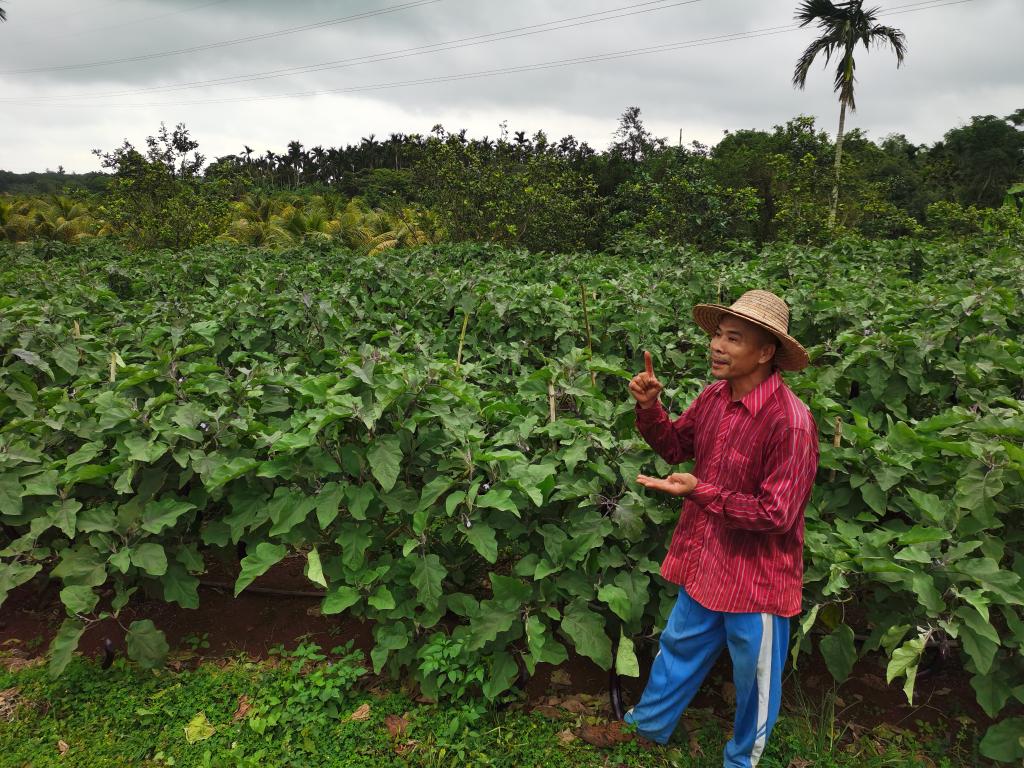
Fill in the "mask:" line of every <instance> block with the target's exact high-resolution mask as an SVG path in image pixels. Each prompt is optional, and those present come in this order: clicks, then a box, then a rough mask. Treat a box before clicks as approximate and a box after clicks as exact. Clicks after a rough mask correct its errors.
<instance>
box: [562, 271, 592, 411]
mask: <svg viewBox="0 0 1024 768" xmlns="http://www.w3.org/2000/svg"><path fill="white" fill-rule="evenodd" d="M580 301H582V302H583V325H584V326H585V327H586V329H587V355H588V356H589V359H590V360H593V359H594V344H593V342H592V341H591V339H590V315H589V314H587V289H586V288H584V287H583V283H582V282H580ZM590 385H591V386H593V387H596V386H597V373H595V372H594V371H591V372H590ZM552 421H553V419H552Z"/></svg>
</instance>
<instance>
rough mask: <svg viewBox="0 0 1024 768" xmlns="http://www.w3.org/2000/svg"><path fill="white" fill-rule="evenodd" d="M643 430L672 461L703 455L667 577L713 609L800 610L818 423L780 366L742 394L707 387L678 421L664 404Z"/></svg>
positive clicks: (722, 386)
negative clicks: (739, 396) (785, 379)
mask: <svg viewBox="0 0 1024 768" xmlns="http://www.w3.org/2000/svg"><path fill="white" fill-rule="evenodd" d="M636 422H637V428H638V429H639V430H640V433H641V434H642V435H643V436H644V439H645V440H646V441H647V442H648V444H649V445H650V446H651V448H653V449H654V450H655V451H656V452H657V453H658V455H659V456H661V457H662V458H663V459H665V461H667V462H669V463H670V464H679V463H681V462H684V461H689V460H690V459H696V466H695V467H694V470H693V474H694V475H696V477H697V478H698V480H699V481H700V482H699V483H698V485H697V487H696V489H694V491H693V492H692V493H691V494H690V495H689V496H688V497H687V498H686V500H685V501H684V503H683V510H682V514H681V515H680V516H679V522H678V524H677V525H676V529H675V533H674V534H673V536H672V544H671V545H670V546H669V550H668V554H667V555H666V556H665V560H664V562H663V563H662V564H661V575H662V576H663V577H664V578H665V579H667V580H668V581H671V582H673V583H675V584H681V585H682V586H683V587H684V588H685V589H686V592H687V594H689V595H690V596H691V597H692V598H693V599H694V600H696V601H697V602H698V603H700V604H701V605H703V606H704V607H705V608H708V609H709V610H713V611H726V612H729V613H772V614H775V615H777V616H795V615H796V614H798V613H800V598H801V589H802V587H803V548H804V507H806V506H807V501H808V499H809V498H810V495H811V487H812V486H813V484H814V476H815V474H816V472H817V468H818V437H817V427H816V425H815V423H814V419H813V417H812V416H811V413H810V411H809V410H808V409H807V406H805V405H804V404H803V403H802V402H800V400H799V399H798V398H797V396H796V395H794V394H793V392H792V390H790V388H789V387H787V386H786V385H785V383H784V382H783V381H782V377H781V376H780V375H779V373H778V372H777V371H776V372H774V373H772V375H771V376H770V377H769V378H768V379H766V380H765V381H763V382H761V384H759V385H758V386H757V387H756V388H755V389H754V390H753V391H752V392H750V393H748V394H747V395H746V396H745V397H743V398H742V399H741V400H736V401H734V400H733V399H732V397H731V388H730V385H729V383H728V382H727V381H716V382H715V383H714V384H711V385H709V386H708V387H706V388H705V389H704V391H703V392H701V393H700V394H699V395H698V396H697V398H696V399H695V400H694V401H693V403H692V404H691V405H690V407H689V408H687V409H686V412H685V413H684V414H683V415H682V416H680V417H679V418H678V419H676V420H675V421H672V420H670V419H669V417H668V414H667V413H665V410H664V408H662V407H661V405H660V404H658V405H657V406H654V407H652V408H646V409H643V408H640V407H637V410H636Z"/></svg>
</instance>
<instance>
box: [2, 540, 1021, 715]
mask: <svg viewBox="0 0 1024 768" xmlns="http://www.w3.org/2000/svg"><path fill="white" fill-rule="evenodd" d="M304 562H305V558H304V557H301V556H293V557H290V558H287V559H286V560H285V561H283V562H282V563H280V564H279V565H278V566H276V567H275V568H273V569H271V571H270V572H268V573H267V574H265V575H264V576H262V577H260V578H259V579H257V580H256V581H255V582H254V583H253V586H254V587H258V588H269V589H278V590H294V591H303V592H315V586H314V585H312V584H311V583H310V582H309V581H308V580H307V579H306V578H305V576H304V575H303V565H304ZM236 573H237V563H231V564H217V563H215V564H213V566H212V567H211V572H210V573H208V574H206V575H205V576H204V584H205V583H209V582H215V583H222V584H226V585H229V587H228V588H227V589H217V588H211V587H209V586H203V587H201V588H200V604H199V608H198V609H195V610H187V609H183V608H180V607H179V606H177V605H173V604H168V603H165V602H164V601H163V600H161V599H151V598H147V597H146V596H144V595H141V594H139V593H136V595H135V597H134V598H133V600H132V602H131V603H130V604H129V605H128V606H127V607H126V608H125V609H124V610H123V611H122V612H121V616H120V624H118V622H116V621H114V620H113V619H108V620H105V621H103V622H98V623H96V624H94V625H92V626H90V627H89V628H88V629H87V630H86V632H85V634H84V635H83V637H82V640H81V643H80V645H79V651H80V653H82V654H83V655H84V656H88V657H93V658H97V659H98V658H101V657H102V654H103V652H102V648H103V644H104V640H105V639H106V638H109V639H110V640H111V641H112V642H113V645H114V648H115V649H116V651H117V653H118V654H123V653H124V646H125V640H124V629H122V627H127V626H128V625H129V624H130V623H131V622H132V621H133V620H135V619H137V618H149V619H152V620H153V622H154V624H156V626H157V627H158V628H160V629H162V630H163V631H164V632H165V633H166V635H167V640H168V643H169V644H170V646H171V649H172V652H173V651H174V650H192V645H194V644H195V641H194V640H193V641H192V642H191V643H190V639H192V638H195V639H202V640H203V641H205V642H206V643H208V644H209V645H208V647H205V648H199V649H197V651H196V656H197V657H198V658H199V659H220V658H224V657H229V656H235V655H241V654H244V655H246V656H248V657H251V658H254V659H263V658H266V657H267V655H268V652H269V651H270V649H271V648H273V647H274V646H275V645H279V644H283V645H284V646H285V647H287V648H293V647H294V646H295V645H297V644H298V642H299V639H300V638H305V639H306V640H308V641H312V642H315V643H317V644H318V645H320V646H321V647H322V648H325V649H330V648H332V647H334V646H337V645H341V644H343V643H345V642H347V641H348V640H353V641H354V643H355V645H356V647H358V648H360V649H362V650H363V651H365V652H367V653H368V652H369V650H370V649H371V648H372V647H373V636H372V623H371V622H368V621H365V622H364V621H361V620H359V619H352V618H348V617H346V616H345V615H341V616H323V615H321V614H320V611H319V609H318V608H319V600H318V599H317V598H316V597H296V596H280V595H270V594H262V593H259V592H253V591H250V590H246V591H245V592H243V593H242V594H241V595H239V597H237V598H234V597H232V590H231V588H230V585H232V584H233V583H234V579H235V575H236ZM63 618H64V608H63V606H62V605H61V603H60V599H59V597H58V588H57V585H56V584H53V583H51V584H48V585H45V586H42V588H41V587H40V584H39V583H37V582H31V583H29V584H26V585H24V586H22V587H20V588H18V589H17V590H15V591H13V592H12V593H11V595H10V596H9V597H8V600H7V601H6V603H5V604H4V606H3V609H2V612H0V649H11V648H12V647H13V648H17V649H19V650H21V651H22V652H24V651H28V652H29V653H30V654H35V655H44V654H45V653H46V651H47V648H48V646H49V644H50V640H51V639H52V637H53V635H54V633H55V632H56V630H57V628H58V627H59V626H60V623H61V621H62V620H63ZM652 650H653V649H652ZM649 663H650V662H649V661H647V665H649ZM554 673H555V670H553V669H551V668H550V667H549V666H548V665H542V667H541V668H539V669H538V670H537V674H536V675H535V676H534V677H533V678H532V679H531V680H530V681H529V682H528V684H527V686H526V694H527V696H528V697H529V699H530V700H531V701H532V702H535V703H542V702H543V701H544V700H545V698H546V697H547V696H548V695H549V694H551V693H552V692H555V693H560V694H561V695H567V694H568V693H569V692H572V694H583V695H586V696H593V697H600V699H601V700H602V701H604V702H607V697H608V673H607V672H605V671H603V670H601V669H600V668H599V667H597V666H596V665H595V664H593V663H592V662H591V661H590V660H588V659H585V658H581V657H579V656H576V655H575V654H573V655H572V656H571V657H570V659H569V661H568V662H566V663H565V664H563V665H562V666H561V667H560V668H559V670H558V673H557V676H556V677H555V678H554V680H553V679H552V677H553V674H554ZM647 673H648V668H647V666H646V665H645V664H644V660H643V659H641V677H640V678H639V679H634V678H623V679H622V696H623V701H624V705H625V706H626V707H628V706H630V705H631V704H633V703H635V702H636V701H637V700H638V699H639V697H640V694H641V692H642V690H643V685H642V684H643V681H645V680H646V678H647ZM731 679H732V672H731V668H730V663H729V659H728V654H727V653H723V654H722V656H721V658H720V659H719V661H718V663H717V664H716V665H715V666H714V668H713V669H712V670H711V672H710V674H709V675H708V677H707V680H706V681H705V683H704V685H703V687H702V689H701V692H700V693H699V694H698V696H697V698H696V699H695V700H694V702H693V703H692V704H691V709H692V710H701V711H703V712H704V713H705V714H710V715H711V716H714V717H717V718H722V719H724V720H726V721H731V718H732V711H733V696H734V691H733V689H732V685H731ZM898 683H902V680H900V681H897V682H896V683H894V684H893V685H886V683H885V667H884V664H883V663H882V661H881V660H879V659H878V658H869V659H863V660H861V661H859V662H858V663H857V665H856V667H855V669H854V673H853V674H852V675H851V677H850V679H849V680H848V681H847V682H846V683H844V684H843V686H842V687H841V688H840V690H839V692H838V699H837V701H836V707H835V710H836V718H837V721H838V722H839V723H841V724H842V725H845V726H847V727H848V729H849V728H850V727H852V730H853V732H856V731H857V730H858V729H859V728H872V727H874V726H877V725H880V724H886V725H888V726H889V727H891V728H894V729H905V730H911V731H913V730H918V729H919V728H920V724H921V723H927V724H931V725H945V724H947V723H951V722H952V721H953V720H955V719H960V720H962V719H963V718H969V721H968V722H970V721H973V722H974V723H975V724H976V725H977V726H978V727H979V728H984V727H985V726H987V725H988V724H989V723H990V721H989V719H988V718H987V717H986V716H985V714H984V712H982V711H981V710H980V709H979V707H978V706H977V704H976V702H975V696H974V690H973V689H972V688H971V686H970V675H969V674H968V673H966V672H965V671H964V670H963V669H962V668H960V666H959V663H958V662H957V661H955V660H954V661H953V662H951V663H950V664H949V666H947V668H945V669H936V670H931V671H930V670H928V669H924V670H922V674H921V675H920V677H919V678H918V684H917V689H916V693H915V697H914V704H913V706H911V705H909V704H908V703H907V701H906V698H905V696H904V695H903V691H902V689H901V686H900V684H898ZM832 685H833V684H832V678H831V676H830V674H829V672H828V670H827V669H826V668H825V666H824V664H823V663H822V661H821V659H820V657H819V656H818V655H814V656H808V655H806V654H805V655H803V656H801V658H800V661H799V670H798V671H793V670H789V674H788V675H787V678H786V681H785V684H784V701H785V706H787V707H789V708H793V709H796V710H797V711H803V710H806V709H809V710H810V712H811V714H812V715H819V714H821V715H826V716H827V713H824V712H822V709H821V707H822V705H823V702H825V701H826V699H827V697H828V695H829V694H830V693H831V692H832ZM1015 708H1016V709H1017V710H1020V709H1022V708H1021V707H1019V706H1018V707H1015ZM1006 714H1015V713H1007V712H1004V715H1006ZM957 729H958V726H957V725H955V724H954V725H953V726H952V727H951V729H950V730H951V732H955V731H956V730H957ZM951 735H952V733H951Z"/></svg>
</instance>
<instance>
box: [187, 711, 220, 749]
mask: <svg viewBox="0 0 1024 768" xmlns="http://www.w3.org/2000/svg"><path fill="white" fill-rule="evenodd" d="M213 731H214V728H213V726H212V725H211V724H210V721H209V720H207V719H206V713H205V712H199V713H198V714H197V715H196V716H195V717H193V718H192V719H191V720H189V723H188V725H186V726H185V741H187V742H188V743H189V744H195V743H196V742H197V741H206V740H207V739H208V738H210V737H211V736H213Z"/></svg>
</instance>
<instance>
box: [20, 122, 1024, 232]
mask: <svg viewBox="0 0 1024 768" xmlns="http://www.w3.org/2000/svg"><path fill="white" fill-rule="evenodd" d="M1022 126H1024V112H1022V111H1021V110H1018V111H1017V112H1015V113H1014V114H1012V115H1008V116H1006V117H1002V118H1001V117H996V116H993V115H987V116H975V117H973V118H971V121H970V123H969V124H967V125H963V126H960V127H957V128H954V129H952V130H950V131H948V132H947V133H946V135H945V137H944V140H943V141H941V142H937V143H936V144H934V145H932V146H923V145H914V144H912V143H911V142H910V141H909V140H908V139H907V138H906V137H905V136H902V135H891V136H888V137H885V138H884V139H883V140H881V141H877V142H876V141H872V140H870V139H869V138H868V137H867V136H866V135H865V134H864V133H863V132H861V131H858V130H853V131H849V132H846V133H845V134H844V135H845V138H844V141H843V143H842V146H843V152H842V162H841V165H840V167H839V168H838V171H839V178H840V179H841V185H840V187H838V188H837V189H835V190H834V189H833V181H834V179H835V171H834V170H833V165H834V162H835V157H836V156H837V154H838V153H837V151H836V150H837V147H835V144H834V143H833V141H832V140H831V139H830V138H829V136H828V135H827V134H826V133H825V132H824V131H822V130H820V129H819V128H818V127H817V126H816V125H815V123H814V120H813V118H809V117H798V118H795V119H793V120H790V121H788V122H787V123H786V124H785V125H781V126H776V127H775V128H774V129H772V130H771V131H764V130H740V131H735V132H727V133H726V135H725V137H724V138H723V139H722V140H721V141H720V142H719V143H718V144H717V145H716V146H714V147H706V146H703V145H700V144H698V143H693V144H690V145H687V146H684V145H683V144H682V141H681V140H680V142H679V144H678V146H670V145H669V143H668V142H667V141H666V140H665V139H663V138H658V137H655V136H653V135H652V134H651V133H650V132H649V131H648V130H647V129H646V128H645V126H644V124H643V121H642V120H641V117H640V110H639V109H638V108H636V107H631V108H629V109H627V110H626V111H625V113H623V115H622V118H621V119H620V122H619V126H618V129H617V130H616V131H615V134H614V136H613V140H612V142H611V144H610V146H609V147H608V148H607V149H606V150H605V151H603V152H599V151H596V150H595V149H593V148H592V147H590V146H588V145H587V144H586V143H585V142H580V141H578V140H577V139H576V138H575V137H573V136H566V137H564V138H562V139H560V140H558V141H553V140H551V139H549V138H548V137H547V135H546V134H545V133H544V132H543V131H538V132H537V133H535V134H534V135H532V136H527V135H526V133H524V132H515V133H513V134H509V133H508V132H507V130H506V129H505V127H504V125H503V126H502V128H501V133H500V135H499V136H498V138H497V139H491V138H488V137H486V136H485V137H483V138H467V136H466V132H465V131H460V132H457V133H450V132H448V131H446V130H445V129H444V128H443V127H441V126H436V127H435V128H434V130H433V131H432V132H431V133H430V134H429V135H427V136H422V135H403V134H393V135H391V136H390V137H388V138H387V139H386V140H384V141H379V140H377V139H376V137H374V136H369V137H367V138H365V139H363V140H362V141H361V142H360V143H359V144H358V145H352V146H348V147H343V148H327V149H325V148H323V147H320V146H317V147H313V148H312V149H308V150H307V149H305V148H304V147H303V146H302V144H301V143H300V142H298V141H293V142H290V143H289V145H288V149H287V152H284V153H281V154H276V153H274V152H273V151H268V152H267V153H266V154H265V155H262V156H261V155H255V154H254V152H253V150H252V149H251V148H249V147H246V148H245V150H244V152H242V153H240V154H238V155H229V156H226V157H221V158H218V159H217V160H216V161H214V162H213V163H211V164H209V165H206V162H205V160H206V159H205V157H203V156H202V155H201V154H199V152H198V142H197V141H196V140H195V139H193V138H192V137H191V135H190V134H189V132H188V129H187V128H186V127H185V126H184V125H178V126H176V127H175V128H174V129H173V130H171V129H168V128H166V127H165V126H161V127H160V129H159V131H158V132H157V134H156V135H155V136H150V137H148V138H147V139H146V146H145V148H143V149H137V148H136V147H135V146H133V145H132V144H131V143H130V142H128V141H125V142H124V143H123V144H122V145H121V146H120V147H117V148H115V149H113V150H110V151H101V150H96V154H97V156H98V157H99V159H100V162H101V166H102V167H104V168H105V169H106V170H107V171H108V172H109V175H100V176H99V177H98V178H97V175H96V174H93V175H87V176H74V175H65V174H60V173H58V174H45V175H37V176H35V177H32V178H29V177H28V176H25V177H24V178H22V177H16V176H15V175H12V174H5V173H4V172H0V193H7V194H4V195H3V196H0V239H6V240H11V241H15V242H21V241H28V240H36V239H43V240H58V241H63V242H71V241H72V240H75V239H82V238H87V237H93V236H113V237H116V238H119V239H120V240H122V241H124V242H125V243H126V244H127V245H128V246H129V247H133V248H151V247H167V248H174V249H179V248H184V247H191V246H193V245H198V244H205V243H209V242H213V241H222V242H225V241H226V242H251V243H253V244H260V245H272V246H275V247H287V246H289V245H296V244H301V243H302V242H305V241H308V240H316V241H319V240H323V239H324V237H325V236H327V237H328V238H332V239H334V240H336V241H337V242H338V243H340V244H344V245H349V246H350V247H352V246H353V245H354V244H353V242H352V241H351V240H352V238H351V237H350V236H349V235H350V234H351V232H346V233H344V234H339V232H340V230H342V229H345V230H350V229H351V227H349V226H348V225H347V224H346V225H343V226H338V225H331V226H326V224H327V222H331V221H338V219H337V217H336V216H335V215H334V213H335V212H336V211H339V210H342V209H345V208H346V207H347V206H350V205H351V206H355V207H356V208H358V209H359V210H360V211H362V212H363V213H364V214H367V215H369V218H370V219H372V222H371V223H370V224H368V225H367V226H369V227H370V228H371V229H374V230H375V232H374V236H378V235H383V234H384V233H386V232H391V233H392V236H391V237H382V240H381V241H382V242H383V241H392V240H393V241H395V242H396V243H398V244H399V245H406V246H408V245H415V244H418V243H422V242H424V241H432V242H434V241H437V240H439V239H444V240H450V241H457V242H463V241H475V242H480V241H488V242H495V243H500V244H503V245H505V246H508V247H526V248H529V249H530V250H534V251H541V250H548V251H562V250H572V249H574V248H581V247H588V248H591V249H595V250H602V249H608V248H611V247H614V245H615V244H616V243H617V242H618V241H619V239H621V238H622V237H629V236H634V235H640V236H645V237H656V238H661V239H664V240H665V241H667V242H669V243H674V244H678V245H687V246H690V247H693V248H697V249H700V250H703V251H708V252H711V251H714V250H716V249H721V248H728V247H731V244H732V243H735V242H738V241H754V242H755V243H757V244H763V243H766V242H775V241H783V242H791V243H799V244H821V243H823V242H826V241H828V240H829V239H831V238H832V236H833V235H834V234H836V233H837V232H838V233H839V234H842V233H859V234H861V235H864V236H867V237H871V238H877V239H890V238H898V237H903V236H908V235H911V236H917V235H928V236H942V237H944V236H947V235H949V234H954V235H957V236H959V235H965V234H976V233H978V232H980V231H983V230H985V231H990V230H992V229H1000V228H1002V227H1003V225H1004V223H1005V222H1004V219H1005V215H1004V214H1003V213H1001V212H1000V211H1002V210H1003V209H1000V208H999V206H1004V207H1005V208H1006V210H1009V211H1012V212H1016V211H1018V210H1019V209H1020V206H1021V200H1022V199H1024V198H1022V196H1021V194H1020V192H1019V189H1018V188H1019V184H1020V182H1021V181H1022V180H1024V130H1022ZM104 181H105V187H104V186H103V182H104ZM1015 189H1018V191H1017V192H1014V191H1013V190H1015ZM32 190H34V191H35V192H36V194H34V195H33V194H31V191H32ZM836 191H838V198H836V199H835V200H834V201H833V199H832V198H833V193H834V192H836ZM11 193H13V194H11ZM254 198H256V199H258V200H260V201H263V202H267V203H268V206H269V208H276V209H277V210H276V211H275V212H273V213H271V212H269V211H267V210H266V209H265V211H264V212H265V215H264V216H263V218H259V216H256V217H255V218H254V217H253V215H251V214H252V213H253V212H254V211H255V212H257V213H258V212H259V210H258V206H253V205H251V204H250V203H251V200H252V199H254ZM353 201H355V202H353ZM833 202H835V206H836V208H835V216H836V226H835V227H834V228H833V227H830V226H829V219H830V216H831V214H832V203H833ZM285 208H290V209H291V211H290V212H289V213H287V214H286V213H282V212H281V211H282V210H283V209H285ZM72 209H73V211H74V216H68V215H67V214H68V212H69V211H70V210H72ZM240 211H241V213H240ZM296 212H297V213H299V214H301V215H299V216H295V215H291V214H294V213H296ZM349 212H351V209H350V210H349ZM274 215H276V216H278V218H279V219H280V220H279V221H277V222H271V221H270V218H271V217H272V216H274ZM424 218H425V219H427V221H426V223H423V222H421V219H424ZM264 224H280V225H281V226H278V227H276V228H275V227H264V226H262V225H264ZM410 229H411V230H413V232H412V233H411V234H410V233H409V231H410ZM239 231H242V232H243V236H242V237H239V236H238V233H239ZM376 247H378V246H377V245H376V244H371V245H370V246H369V247H368V248H367V249H366V250H372V249H373V248H376Z"/></svg>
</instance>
